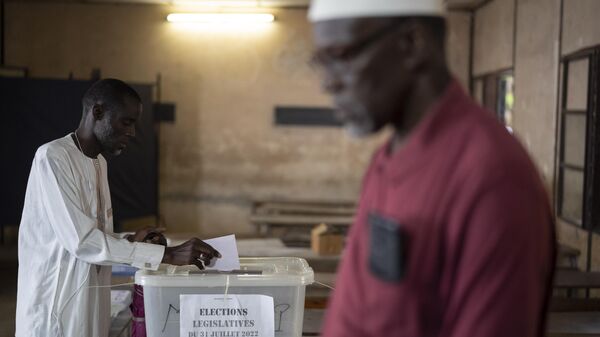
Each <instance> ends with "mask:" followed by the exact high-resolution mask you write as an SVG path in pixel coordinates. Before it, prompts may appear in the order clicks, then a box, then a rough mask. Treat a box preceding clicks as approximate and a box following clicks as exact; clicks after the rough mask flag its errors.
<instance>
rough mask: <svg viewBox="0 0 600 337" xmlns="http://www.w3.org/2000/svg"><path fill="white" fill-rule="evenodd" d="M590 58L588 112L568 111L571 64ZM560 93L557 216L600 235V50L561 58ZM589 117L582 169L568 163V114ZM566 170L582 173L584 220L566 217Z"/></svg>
mask: <svg viewBox="0 0 600 337" xmlns="http://www.w3.org/2000/svg"><path fill="white" fill-rule="evenodd" d="M584 59H588V62H589V63H588V82H587V86H588V87H587V107H586V109H585V110H580V109H569V108H568V107H567V104H568V94H569V92H568V89H569V88H568V84H569V82H568V81H569V65H570V64H571V63H573V62H577V61H582V60H584ZM560 66H561V69H562V76H561V83H560V85H561V91H560V100H561V103H560V108H559V120H560V128H559V133H560V134H559V145H558V156H557V172H558V175H557V188H556V198H555V209H556V216H557V217H558V218H559V219H560V220H562V221H564V222H566V223H568V224H571V225H574V226H577V227H580V228H583V229H586V230H590V231H594V232H600V207H594V205H600V204H599V202H600V165H599V163H600V134H599V133H600V118H599V117H600V104H599V103H600V102H599V100H600V91H599V88H600V87H599V86H600V47H594V48H587V49H584V50H581V51H578V52H575V53H572V54H569V55H566V56H563V57H562V58H561V65H560ZM582 114H585V116H586V125H585V137H584V138H585V141H584V146H585V149H584V156H585V157H584V164H583V167H580V166H577V165H572V164H569V163H567V162H566V161H565V148H566V142H565V140H566V119H567V116H569V115H582ZM565 170H571V171H575V172H582V173H583V191H582V194H583V195H582V212H581V220H579V221H578V220H577V219H572V218H570V217H567V216H565V215H564V214H563V201H564V192H565V191H564V190H565V189H564V179H565Z"/></svg>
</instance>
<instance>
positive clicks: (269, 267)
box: [135, 257, 314, 287]
mask: <svg viewBox="0 0 600 337" xmlns="http://www.w3.org/2000/svg"><path fill="white" fill-rule="evenodd" d="M313 282H314V272H313V270H312V268H311V267H310V266H309V265H308V263H307V262H306V260H305V259H302V258H298V257H252V258H240V270H234V271H231V272H220V271H215V270H208V271H201V270H199V269H198V268H197V267H196V266H182V267H175V266H171V265H161V266H160V268H159V269H158V270H157V271H151V270H139V271H137V272H136V274H135V283H136V284H138V285H141V286H145V287H146V286H148V287H224V286H229V287H263V286H264V287H278V286H306V285H309V284H311V283H313Z"/></svg>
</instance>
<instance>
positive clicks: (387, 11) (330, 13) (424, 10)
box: [308, 0, 445, 22]
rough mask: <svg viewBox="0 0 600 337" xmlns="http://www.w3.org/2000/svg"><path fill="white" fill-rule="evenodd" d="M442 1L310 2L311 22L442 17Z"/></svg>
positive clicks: (321, 0) (362, 0)
mask: <svg viewBox="0 0 600 337" xmlns="http://www.w3.org/2000/svg"><path fill="white" fill-rule="evenodd" d="M444 13H445V6H444V0H312V1H311V5H310V10H309V13H308V18H309V19H310V21H312V22H316V21H325V20H334V19H348V18H367V17H385V16H388V17H389V16H444Z"/></svg>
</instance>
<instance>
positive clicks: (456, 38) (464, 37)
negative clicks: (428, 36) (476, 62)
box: [447, 11, 472, 88]
mask: <svg viewBox="0 0 600 337" xmlns="http://www.w3.org/2000/svg"><path fill="white" fill-rule="evenodd" d="M447 19H448V27H449V29H448V42H447V43H448V46H447V52H448V64H449V66H450V70H452V72H453V73H454V75H455V76H456V77H457V79H458V80H459V81H460V82H461V84H462V85H463V86H464V87H465V88H469V77H470V74H469V67H470V63H471V56H470V51H471V19H472V15H471V13H470V12H458V11H457V12H450V13H448V16H447Z"/></svg>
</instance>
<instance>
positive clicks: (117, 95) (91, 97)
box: [81, 78, 142, 115]
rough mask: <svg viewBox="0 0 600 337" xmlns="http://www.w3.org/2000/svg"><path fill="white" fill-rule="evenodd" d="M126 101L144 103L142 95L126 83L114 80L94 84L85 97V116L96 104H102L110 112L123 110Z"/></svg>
mask: <svg viewBox="0 0 600 337" xmlns="http://www.w3.org/2000/svg"><path fill="white" fill-rule="evenodd" d="M126 99H132V100H134V101H135V102H137V103H139V102H141V101H142V99H141V98H140V95H138V93H137V92H136V91H135V90H134V89H133V88H132V87H130V86H129V85H127V84H126V83H125V82H123V81H121V80H117V79H114V78H106V79H102V80H100V81H98V82H96V83H94V84H93V85H92V86H91V87H90V88H89V89H88V90H87V91H86V92H85V94H84V95H83V99H82V100H81V103H82V105H83V114H84V115H85V114H86V113H87V112H88V111H90V110H91V109H92V107H93V106H94V104H102V105H103V106H104V107H105V108H106V109H107V110H108V111H111V110H114V109H117V108H122V107H124V106H125V100H126Z"/></svg>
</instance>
